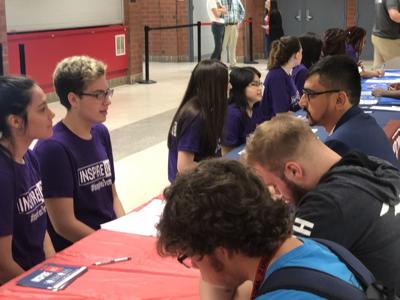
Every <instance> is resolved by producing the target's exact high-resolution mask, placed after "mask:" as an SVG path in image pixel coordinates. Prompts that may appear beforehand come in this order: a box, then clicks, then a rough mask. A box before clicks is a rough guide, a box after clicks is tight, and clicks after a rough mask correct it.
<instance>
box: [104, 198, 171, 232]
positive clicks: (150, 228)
mask: <svg viewBox="0 0 400 300" xmlns="http://www.w3.org/2000/svg"><path fill="white" fill-rule="evenodd" d="M164 206H165V201H163V200H160V199H154V200H152V201H151V202H150V203H149V204H147V205H146V206H145V207H143V208H142V209H141V210H139V211H135V212H131V213H129V214H127V215H125V216H123V217H121V218H118V219H116V220H113V221H110V222H107V223H104V224H101V228H102V229H107V230H112V231H118V232H125V233H133V234H140V235H146V236H156V235H157V230H156V228H155V226H156V224H157V223H158V221H159V220H160V216H161V214H162V212H163V210H164Z"/></svg>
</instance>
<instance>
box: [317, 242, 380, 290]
mask: <svg viewBox="0 0 400 300" xmlns="http://www.w3.org/2000/svg"><path fill="white" fill-rule="evenodd" d="M313 240H314V241H316V242H318V243H320V244H322V245H324V246H326V247H327V248H328V249H329V250H331V251H332V252H333V253H334V254H335V255H336V256H337V257H338V258H339V259H340V260H341V261H342V262H343V263H344V264H346V266H347V267H348V268H349V269H350V271H351V272H352V273H353V274H354V276H356V278H357V280H358V282H359V283H360V284H361V286H362V287H363V289H364V290H367V288H368V287H369V286H370V285H371V284H372V283H374V282H375V277H374V275H372V273H371V272H370V271H369V270H368V269H367V268H366V267H365V266H364V265H363V264H362V263H361V262H360V261H359V260H358V258H357V257H355V256H354V255H353V254H351V252H350V251H349V250H347V249H346V248H344V247H343V246H341V245H339V244H336V243H335V242H332V241H328V240H325V239H317V238H313Z"/></svg>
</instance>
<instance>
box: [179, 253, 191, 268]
mask: <svg viewBox="0 0 400 300" xmlns="http://www.w3.org/2000/svg"><path fill="white" fill-rule="evenodd" d="M176 259H177V261H178V262H179V263H180V264H181V265H184V266H185V267H186V268H188V269H190V268H191V267H192V266H191V263H190V261H189V257H188V256H187V255H186V254H182V255H179V256H178V257H177V258H176Z"/></svg>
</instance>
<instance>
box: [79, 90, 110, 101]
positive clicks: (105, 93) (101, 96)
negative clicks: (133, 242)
mask: <svg viewBox="0 0 400 300" xmlns="http://www.w3.org/2000/svg"><path fill="white" fill-rule="evenodd" d="M113 94H114V89H106V90H105V91H96V92H93V93H80V94H79V95H80V96H90V97H94V98H96V99H97V100H99V101H105V100H106V99H108V97H110V98H111V97H112V96H113Z"/></svg>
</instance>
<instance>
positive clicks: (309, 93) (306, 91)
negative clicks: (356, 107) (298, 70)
mask: <svg viewBox="0 0 400 300" xmlns="http://www.w3.org/2000/svg"><path fill="white" fill-rule="evenodd" d="M338 92H340V90H327V91H322V92H315V91H313V90H310V89H303V96H306V97H307V100H308V101H310V98H311V97H314V96H319V95H323V94H329V93H338Z"/></svg>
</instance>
